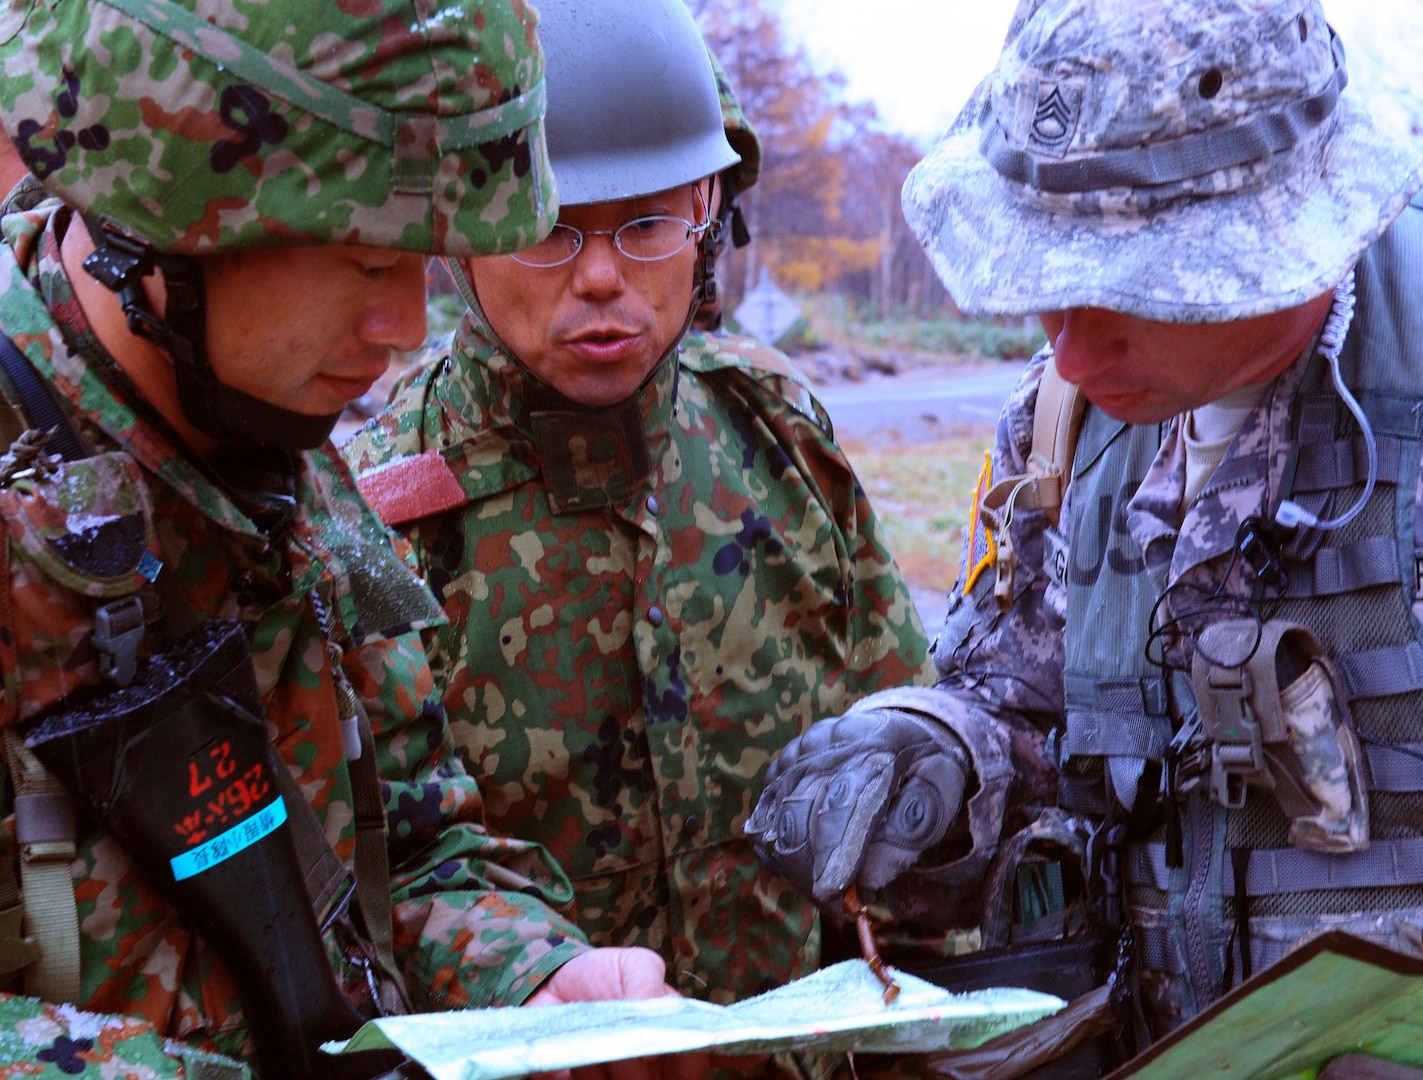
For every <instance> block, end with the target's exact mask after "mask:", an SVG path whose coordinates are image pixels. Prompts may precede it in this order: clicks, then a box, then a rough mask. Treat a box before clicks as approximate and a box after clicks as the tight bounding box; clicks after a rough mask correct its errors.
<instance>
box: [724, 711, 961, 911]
mask: <svg viewBox="0 0 1423 1080" xmlns="http://www.w3.org/2000/svg"><path fill="white" fill-rule="evenodd" d="M970 771H971V767H970V764H969V756H968V751H967V750H966V749H965V748H964V746H963V744H962V743H961V742H960V741H959V740H958V738H957V736H955V735H954V734H953V733H952V732H950V731H949V730H948V729H947V728H945V727H944V726H943V725H942V724H938V723H936V722H935V721H933V720H932V719H930V718H928V717H925V716H919V715H916V714H914V713H912V712H907V711H904V710H901V709H894V708H874V707H870V708H864V709H856V710H852V711H851V712H848V713H846V714H845V715H844V716H841V717H837V718H834V719H830V720H822V721H820V722H819V723H817V724H814V725H812V727H811V729H810V730H809V731H807V732H806V733H805V734H804V735H802V736H800V737H798V738H796V739H793V740H792V741H791V742H790V743H788V744H787V746H786V748H785V749H784V750H782V751H781V752H780V754H779V755H778V756H777V758H776V760H775V761H773V762H772V763H771V768H770V770H769V771H768V772H767V774H766V788H765V790H764V791H763V792H762V793H761V798H760V800H759V801H758V802H757V803H756V809H755V810H754V811H753V812H752V814H751V818H750V820H749V821H747V823H746V835H747V836H748V837H749V838H750V839H751V843H752V846H753V847H754V848H755V851H756V857H757V858H759V859H760V860H761V862H762V863H763V864H764V865H765V866H766V867H767V868H768V869H769V870H771V871H773V872H774V873H776V874H778V875H779V876H780V877H782V878H784V879H785V880H786V881H788V882H790V883H791V884H792V885H794V886H795V887H796V888H797V889H798V890H800V892H802V893H804V894H805V895H807V896H810V897H811V898H813V899H814V900H815V902H816V903H817V904H820V905H821V906H822V907H825V908H827V909H829V910H832V911H835V912H836V913H837V914H838V913H840V910H841V908H840V902H841V897H842V896H843V895H844V893H845V890H846V889H848V888H849V887H850V885H851V884H856V885H858V886H859V889H860V891H861V893H862V894H865V895H868V894H870V893H873V892H875V891H877V890H879V889H882V888H883V887H884V886H886V885H888V884H889V883H890V882H891V881H893V880H894V878H895V877H896V876H898V875H899V874H900V873H902V872H903V871H904V870H906V869H908V868H909V867H910V866H912V865H913V864H914V862H915V861H916V860H917V859H918V858H919V856H920V855H921V854H923V853H924V852H925V851H927V850H928V849H929V848H931V847H933V846H934V845H935V844H937V843H938V842H939V841H940V840H942V839H943V838H944V834H945V833H947V832H948V829H949V826H950V825H951V824H952V823H953V821H954V819H955V818H956V817H957V816H958V813H959V810H960V808H961V806H962V805H963V796H964V787H965V785H966V783H967V778H968V776H969V773H970Z"/></svg>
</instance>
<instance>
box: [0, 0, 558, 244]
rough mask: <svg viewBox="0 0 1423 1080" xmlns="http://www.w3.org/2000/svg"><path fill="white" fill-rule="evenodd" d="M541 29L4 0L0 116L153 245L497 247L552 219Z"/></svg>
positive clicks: (59, 183)
mask: <svg viewBox="0 0 1423 1080" xmlns="http://www.w3.org/2000/svg"><path fill="white" fill-rule="evenodd" d="M535 26H536V17H535V15H534V13H533V11H532V9H531V8H529V7H528V6H527V5H526V4H525V3H523V2H522V0H440V2H436V0H399V2H397V0H364V2H362V3H359V4H355V3H347V4H332V3H313V2H310V0H231V2H223V3H206V2H199V0H10V9H9V11H8V12H6V13H5V14H4V15H3V16H0V42H3V43H4V44H3V48H0V62H3V64H4V78H3V80H0V122H3V123H4V125H5V129H6V131H7V132H8V133H9V135H10V137H11V139H12V140H13V141H14V143H15V146H16V148H17V149H18V151H19V153H20V156H21V157H22V158H23V159H24V161H25V164H26V165H27V166H28V167H29V169H30V171H31V172H33V173H34V174H35V175H36V176H38V177H39V178H40V179H41V180H42V181H43V183H44V184H45V186H46V187H47V188H48V189H49V190H51V191H53V192H54V193H55V194H57V195H59V196H60V197H61V198H63V199H64V200H65V201H66V202H68V203H70V204H71V205H73V206H75V207H78V208H80V209H81V210H84V211H86V212H88V213H91V214H94V215H97V216H101V217H104V218H107V219H110V220H111V221H113V222H115V223H116V224H117V225H119V226H120V227H122V228H123V229H124V230H126V231H128V232H130V233H132V234H133V235H134V236H136V237H138V238H140V239H142V240H145V241H147V242H148V243H149V244H150V245H152V246H153V247H154V248H156V249H158V250H160V251H166V252H173V253H178V254H197V253H203V252H210V251H217V250H224V249H237V248H262V247H276V246H289V245H290V246H296V245H304V244H330V243H351V244H365V245H368V246H371V247H383V248H398V249H402V250H407V251H416V252H428V253H441V254H449V255H465V254H481V253H490V252H497V251H508V250H513V249H515V248H519V247H523V246H526V245H528V244H530V243H532V242H534V241H535V240H537V239H539V238H540V237H542V236H543V235H544V234H545V233H546V232H547V231H548V229H549V228H550V227H552V223H553V220H554V217H555V216H556V213H557V199H556V196H555V194H554V188H553V181H552V174H551V171H550V169H549V166H548V159H547V157H546V151H545V146H544V133H543V119H542V118H543V112H544V97H545V89H544V70H543V57H542V54H541V53H540V50H539V45H538V41H537V38H536V35H535Z"/></svg>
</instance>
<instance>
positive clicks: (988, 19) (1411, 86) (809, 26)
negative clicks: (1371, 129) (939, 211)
mask: <svg viewBox="0 0 1423 1080" xmlns="http://www.w3.org/2000/svg"><path fill="white" fill-rule="evenodd" d="M780 3H781V7H782V12H783V17H784V19H785V25H786V29H787V31H788V33H789V34H790V35H791V36H793V37H796V38H798V39H799V40H800V41H802V42H803V43H804V44H805V46H806V49H807V51H808V52H809V53H810V55H811V57H812V58H813V59H814V60H816V61H817V63H818V64H819V66H821V67H822V68H823V69H828V68H832V67H834V68H839V69H840V70H841V71H842V72H844V74H845V75H846V77H847V78H848V80H849V87H848V93H849V95H850V97H851V98H853V99H857V100H859V99H869V100H871V101H873V102H875V103H876V105H878V106H879V110H880V115H881V116H883V117H884V118H885V120H886V122H887V125H888V126H890V127H891V128H895V129H898V130H900V131H902V132H904V133H905V134H908V135H911V136H914V137H915V138H917V139H918V140H919V141H921V142H922V143H924V144H925V146H926V147H927V145H928V144H929V143H930V142H932V141H933V139H934V138H935V137H936V136H937V135H939V134H940V133H942V131H943V130H944V129H945V128H947V127H948V125H949V122H950V121H951V120H952V119H953V117H954V115H955V113H957V111H958V109H959V107H960V106H961V105H962V104H963V102H964V101H965V100H967V98H968V95H969V94H970V93H971V92H972V90H973V88H974V86H975V85H977V83H978V81H979V79H981V78H982V77H983V76H984V75H985V74H986V73H987V72H988V69H989V68H991V67H992V66H993V64H994V61H995V60H996V59H997V56H998V52H999V50H1000V49H1001V48H1002V46H1003V35H1004V32H1005V31H1006V30H1007V27H1008V20H1009V19H1010V18H1011V16H1012V13H1013V9H1014V7H1015V6H1016V3H1015V0H875V2H874V3H873V4H866V3H865V0H780ZM1324 8H1325V12H1326V13H1327V14H1328V16H1329V20H1330V22H1331V23H1333V25H1334V27H1335V29H1337V30H1338V31H1339V35H1340V37H1341V38H1342V39H1343V41H1344V45H1345V49H1346V53H1347V55H1348V62H1349V69H1350V76H1351V78H1352V80H1353V82H1354V84H1355V86H1356V90H1355V92H1356V93H1357V92H1358V90H1359V89H1363V90H1369V91H1383V92H1386V93H1387V94H1388V95H1390V96H1389V97H1388V98H1386V99H1385V106H1384V111H1385V112H1388V113H1392V114H1393V115H1390V116H1388V117H1386V119H1388V120H1389V121H1390V122H1402V121H1404V120H1406V119H1408V118H1412V119H1416V120H1417V121H1418V122H1419V123H1420V124H1423V0H1324Z"/></svg>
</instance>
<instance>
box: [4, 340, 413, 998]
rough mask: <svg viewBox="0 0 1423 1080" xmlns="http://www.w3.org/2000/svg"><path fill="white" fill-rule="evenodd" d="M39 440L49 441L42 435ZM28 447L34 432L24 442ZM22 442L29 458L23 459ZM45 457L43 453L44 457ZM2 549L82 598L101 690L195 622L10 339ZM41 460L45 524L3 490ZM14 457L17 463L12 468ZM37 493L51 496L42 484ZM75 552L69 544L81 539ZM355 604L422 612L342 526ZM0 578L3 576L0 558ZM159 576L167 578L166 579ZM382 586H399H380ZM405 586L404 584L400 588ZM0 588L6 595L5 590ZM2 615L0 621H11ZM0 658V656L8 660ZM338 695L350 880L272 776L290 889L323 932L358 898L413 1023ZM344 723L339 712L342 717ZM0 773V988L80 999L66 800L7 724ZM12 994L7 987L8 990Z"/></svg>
mask: <svg viewBox="0 0 1423 1080" xmlns="http://www.w3.org/2000/svg"><path fill="white" fill-rule="evenodd" d="M42 433H48V435H47V436H43V435H42ZM35 436H40V437H39V438H35ZM26 446H28V449H27V450H26V449H23V448H24V447H26ZM41 448H42V449H41ZM0 451H8V452H7V453H5V454H4V456H3V457H0V517H3V518H4V524H3V527H0V544H5V543H9V542H10V538H11V537H12V536H14V537H17V539H16V542H18V543H21V544H22V545H24V546H25V547H26V549H27V550H28V552H29V554H30V555H31V557H33V558H35V560H36V562H37V563H38V564H39V565H40V566H41V567H42V568H43V569H44V570H45V572H46V573H48V574H49V575H50V577H51V578H53V580H54V581H55V582H57V583H59V584H61V585H62V586H64V587H65V588H67V589H70V590H72V591H73V592H75V593H76V594H79V595H81V596H84V597H89V598H92V599H93V603H94V625H93V629H92V631H91V641H92V645H93V650H94V652H95V654H96V658H97V665H98V668H99V671H100V673H101V674H102V675H103V676H104V677H105V678H106V679H107V680H111V681H112V684H113V685H116V686H124V685H127V684H128V683H129V682H130V681H131V680H132V679H133V677H134V674H135V669H136V665H137V663H138V662H139V660H140V657H141V655H142V654H143V653H144V652H145V651H146V646H147V644H148V643H145V636H146V635H147V634H148V633H149V631H150V630H152V629H154V628H156V627H161V629H162V630H163V631H166V632H167V634H168V636H176V635H177V633H178V632H180V631H181V630H185V629H187V628H189V627H190V626H191V625H193V623H194V621H195V618H196V617H195V616H194V614H193V613H192V611H191V609H190V608H189V607H188V605H187V602H186V600H185V599H184V597H183V595H182V593H181V592H180V591H177V590H176V589H165V588H159V589H155V588H154V587H153V582H154V580H155V579H156V578H157V577H158V572H159V569H160V568H161V566H162V563H161V562H160V561H159V560H158V559H157V558H156V557H155V555H154V554H153V549H154V548H155V547H156V533H155V527H154V520H153V519H154V513H153V509H152V506H151V500H150V497H149V495H148V489H147V487H146V484H145V482H144V480H143V478H142V474H141V470H140V469H139V467H138V465H137V464H136V463H134V462H133V461H132V459H131V458H129V456H128V455H127V454H125V453H122V452H111V453H97V454H96V453H94V452H93V451H92V450H90V449H89V448H87V447H86V446H85V444H84V440H83V438H82V437H81V436H80V435H79V433H78V431H77V429H76V428H75V427H74V425H73V424H72V422H71V421H70V420H69V419H68V417H67V415H66V413H65V411H64V409H63V407H62V406H61V405H60V404H59V402H58V400H57V399H56V398H55V396H54V395H53V392H52V391H51V390H50V389H49V387H48V386H47V385H46V384H45V383H44V382H43V380H42V379H41V378H40V377H39V375H38V374H37V373H36V372H35V370H34V369H33V368H32V367H31V366H30V364H29V362H28V361H27V360H26V359H25V357H24V356H23V354H21V353H20V352H19V350H18V349H17V348H16V347H15V345H14V344H13V342H11V341H10V339H9V338H8V337H7V336H6V335H5V334H4V333H3V331H0ZM41 455H55V456H56V457H57V458H58V459H62V460H63V465H62V466H59V467H60V468H62V469H64V470H67V471H65V472H64V474H63V475H64V476H65V477H66V478H67V481H68V484H69V486H70V487H72V488H73V489H74V490H76V491H79V492H81V493H82V494H83V497H84V499H85V500H86V501H85V502H84V503H83V505H82V506H79V505H71V506H67V507H66V508H65V509H66V510H67V514H66V513H62V512H61V513H56V509H55V508H54V507H52V506H50V505H49V503H48V502H47V500H46V499H45V498H43V497H32V498H29V499H23V498H18V497H16V496H14V494H13V493H12V492H11V491H10V489H9V485H10V483H11V479H12V476H11V474H12V473H16V472H19V471H23V470H25V469H27V468H32V467H33V463H34V459H35V458H36V457H39V456H41ZM17 458H18V460H17ZM39 488H40V490H42V491H44V492H49V490H50V487H49V486H46V485H44V484H40V485H39ZM71 519H79V520H83V521H91V520H97V521H102V522H105V524H104V525H103V526H101V527H100V529H99V531H98V538H97V540H96V539H93V538H87V537H78V536H75V535H74V534H72V533H70V532H69V531H68V522H69V521H70V520H71ZM81 539H82V540H85V542H82V543H81V542H79V541H80V540H81ZM332 546H333V550H337V551H339V553H340V555H341V556H342V558H343V559H344V560H345V562H346V565H348V566H350V567H353V568H355V570H354V571H353V572H351V573H350V580H351V586H352V590H353V592H355V593H357V594H359V596H358V601H357V603H358V606H359V611H360V614H361V615H362V616H363V617H367V618H369V619H370V620H371V625H379V626H382V627H384V626H391V625H396V626H398V625H401V624H403V623H408V622H409V621H410V620H411V619H412V618H415V617H417V614H418V615H419V616H428V615H429V614H432V613H433V609H431V610H427V605H429V604H431V603H432V602H433V601H431V600H429V599H428V598H427V597H426V596H425V593H424V590H423V589H421V588H417V587H415V586H414V585H413V579H410V578H408V577H407V575H406V573H405V569H404V567H403V565H402V564H401V563H400V562H399V561H398V556H396V555H395V553H394V552H393V551H388V550H387V549H386V548H385V547H384V546H383V545H381V543H380V541H379V540H378V539H377V540H372V538H370V537H367V536H365V535H364V534H362V533H360V532H359V531H357V530H355V529H352V530H351V532H350V534H349V535H347V534H342V535H340V536H337V537H333V538H332ZM0 564H3V568H4V575H5V577H6V578H8V576H9V566H8V563H7V562H4V560H3V558H0ZM170 577H171V575H170ZM382 580H394V581H395V582H397V583H399V587H396V588H393V589H391V588H381V587H380V583H381V582H382ZM407 583H409V584H407ZM3 588H5V589H8V588H9V583H8V581H5V582H4V583H3ZM7 618H8V615H7ZM5 654H6V650H5V649H4V648H3V647H0V659H4V660H6V661H7V663H10V662H12V657H11V656H9V655H5ZM342 686H344V687H345V695H346V696H347V697H349V699H350V707H349V708H343V710H342V712H343V718H342V737H343V741H344V743H345V747H346V752H347V760H348V768H349V771H350V778H351V791H352V798H353V803H354V808H355V812H356V819H357V824H356V847H355V856H354V863H355V873H354V875H353V874H352V871H351V870H350V869H348V868H347V867H346V865H345V864H344V863H343V862H342V860H341V859H340V858H339V857H338V856H337V854H336V853H335V851H334V850H333V849H332V847H331V845H330V842H329V841H328V840H327V838H326V836H325V833H324V831H323V828H322V826H321V823H320V822H319V821H318V820H317V818H316V817H315V815H314V814H313V813H312V811H311V809H310V807H309V805H308V804H307V802H306V799H305V796H304V795H303V793H302V791H301V789H300V788H299V787H298V786H297V784H296V782H295V781H294V780H292V778H291V777H290V776H289V775H288V774H286V773H285V772H278V774H277V783H278V787H279V788H280V789H281V790H282V793H283V795H284V796H285V802H286V805H287V806H288V807H289V808H290V811H289V814H288V817H287V819H286V820H287V821H288V823H289V829H290V832H291V836H292V841H293V844H294V846H295V850H296V855H297V859H298V861H299V863H300V866H301V871H302V880H303V882H304V884H305V885H306V887H307V891H308V894H309V896H308V899H309V900H310V903H311V908H312V912H313V915H314V917H315V920H316V922H317V924H318V925H320V926H322V927H323V928H325V927H328V926H330V925H331V924H332V923H333V922H335V921H336V920H337V919H338V918H339V919H341V920H344V921H346V922H349V920H348V919H347V917H346V915H345V914H344V913H345V911H346V909H347V908H348V907H349V906H350V903H351V901H352V900H353V899H354V901H355V905H356V906H357V907H358V908H359V910H360V913H361V916H362V919H363V926H362V927H360V928H359V929H356V928H352V929H351V931H350V934H349V935H348V936H349V937H350V939H351V941H352V942H353V943H354V945H353V948H352V950H348V951H351V952H353V953H359V954H360V957H361V959H363V960H364V961H365V962H366V964H367V966H368V982H369V984H370V986H371V988H372V993H373V996H374V997H375V999H376V1001H377V1005H378V1007H379V1008H380V1010H381V1011H382V1013H383V1014H393V1013H399V1012H406V1011H409V1004H408V992H407V990H406V989H405V985H404V979H403V976H402V975H401V974H400V971H399V969H398V967H397V966H396V963H395V959H394V952H393V948H394V947H393V927H392V912H391V900H390V891H389V880H390V874H389V869H388V854H387V837H386V831H387V830H386V819H385V812H384V807H383V796H382V793H381V785H380V779H379V776H378V775H377V771H376V765H375V745H374V737H373V735H372V732H371V727H370V721H369V718H368V717H367V716H366V713H365V709H364V706H363V705H361V703H360V702H359V701H358V700H356V698H355V695H354V693H352V692H351V690H350V687H349V686H348V685H346V684H345V683H344V682H343V681H339V680H338V686H337V689H336V691H335V692H336V693H337V694H338V698H339V697H340V696H341V694H342V691H341V689H340V687H342ZM347 713H349V716H348V715H346V714H347ZM3 738H4V743H5V754H6V759H7V764H8V766H9V769H10V773H11V782H12V784H13V785H14V788H15V822H16V827H15V837H14V845H13V846H14V847H16V848H17V849H18V852H17V853H14V854H17V855H18V863H19V870H20V872H19V874H18V875H17V874H16V872H15V867H14V854H12V852H11V850H10V848H11V841H10V839H9V838H8V837H7V838H4V840H3V842H0V980H4V979H5V978H6V976H10V975H11V974H12V973H14V972H18V971H20V970H23V971H24V990H25V992H26V993H27V994H30V995H32V996H35V997H38V998H41V999H43V1000H46V1001H51V1002H56V1003H58V1002H70V1003H77V1002H79V1001H80V945H79V926H78V920H77V915H76V901H75V894H74V882H73V881H72V879H71V872H70V863H71V861H72V860H73V858H74V855H75V837H76V822H75V810H74V804H73V799H72V797H71V796H70V794H69V793H68V792H67V791H66V790H65V789H64V788H63V787H62V786H61V785H60V784H59V782H58V781H57V780H55V779H54V777H53V776H51V775H50V773H49V772H48V770H46V769H45V768H44V767H43V766H42V765H41V764H40V762H39V761H38V760H37V759H36V758H35V756H34V755H33V754H32V753H31V752H30V751H29V750H27V749H26V747H25V744H24V739H23V737H22V736H21V734H20V729H19V728H18V727H14V726H9V727H6V728H5V730H4V733H3ZM11 988H12V987H10V986H8V985H7V989H11Z"/></svg>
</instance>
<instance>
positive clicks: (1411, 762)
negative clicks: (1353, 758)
mask: <svg viewBox="0 0 1423 1080" xmlns="http://www.w3.org/2000/svg"><path fill="white" fill-rule="evenodd" d="M1364 754H1365V755H1366V756H1367V757H1368V759H1369V790H1370V791H1390V792H1404V791H1423V743H1399V744H1396V745H1394V746H1382V745H1379V744H1377V743H1367V744H1365V746H1364Z"/></svg>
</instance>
